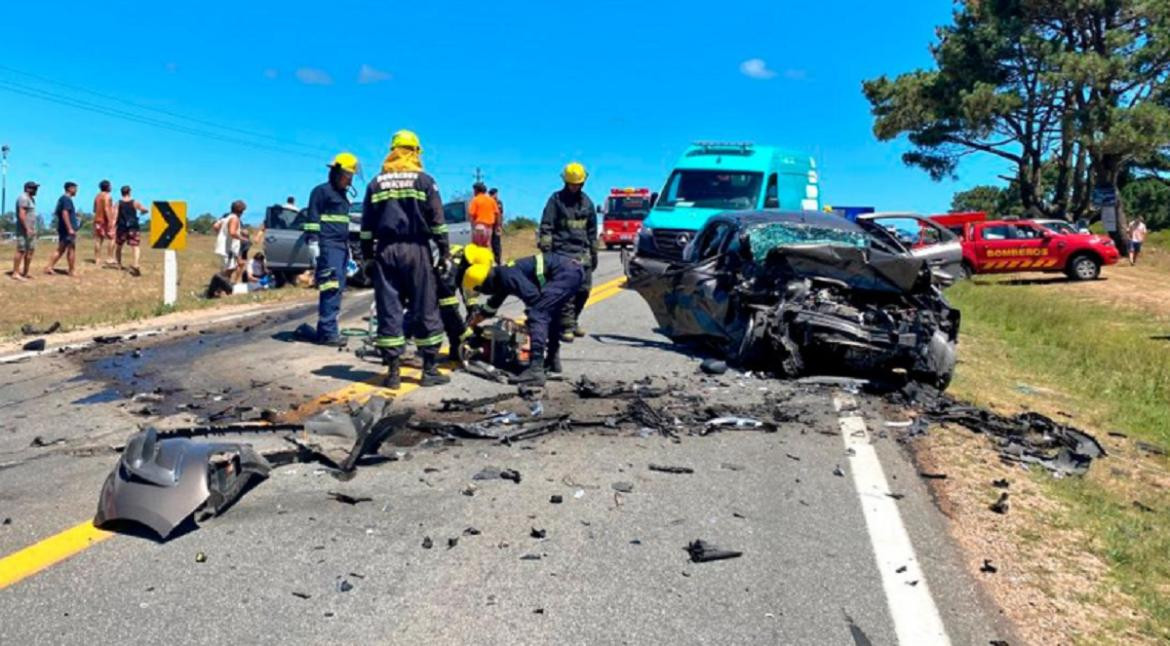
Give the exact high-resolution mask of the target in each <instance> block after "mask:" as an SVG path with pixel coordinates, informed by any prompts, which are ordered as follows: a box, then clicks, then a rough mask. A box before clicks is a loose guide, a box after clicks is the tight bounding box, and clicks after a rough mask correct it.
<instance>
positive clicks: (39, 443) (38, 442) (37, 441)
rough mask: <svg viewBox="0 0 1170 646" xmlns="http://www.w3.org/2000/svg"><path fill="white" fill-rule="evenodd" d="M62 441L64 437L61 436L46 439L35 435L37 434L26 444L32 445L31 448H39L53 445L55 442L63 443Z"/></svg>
mask: <svg viewBox="0 0 1170 646" xmlns="http://www.w3.org/2000/svg"><path fill="white" fill-rule="evenodd" d="M64 443H65V438H62V437H59V438H57V439H55V440H46V439H45V438H43V437H41V436H40V435H37V436H35V437H33V439H32V441H31V442H29V443H28V445H29V446H31V447H33V448H36V449H39V448H44V447H46V446H53V445H55V444H64Z"/></svg>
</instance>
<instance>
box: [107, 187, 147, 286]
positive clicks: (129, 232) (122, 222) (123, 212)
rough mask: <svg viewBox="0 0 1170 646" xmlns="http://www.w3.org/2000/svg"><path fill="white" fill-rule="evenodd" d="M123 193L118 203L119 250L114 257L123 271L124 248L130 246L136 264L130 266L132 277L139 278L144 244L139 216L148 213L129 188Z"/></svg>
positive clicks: (117, 239) (117, 234) (123, 188)
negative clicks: (140, 257)
mask: <svg viewBox="0 0 1170 646" xmlns="http://www.w3.org/2000/svg"><path fill="white" fill-rule="evenodd" d="M121 192H122V199H121V200H119V201H118V222H117V232H116V236H117V237H116V240H115V242H117V244H118V249H117V251H115V252H114V255H115V257H116V258H117V261H118V269H122V247H123V246H129V247H130V249H132V250H133V251H134V262H133V264H131V265H130V275H131V276H139V275H141V270H139V269H138V257H139V253H140V251H139V245H140V244H141V243H142V225H141V224H139V222H138V216H139V215H141V214H143V213H146V212H147V208H146V207H145V206H142V203H141V202H139V201H138V200H136V199H134V198H133V197H131V196H130V187H129V186H123V187H122V191H121Z"/></svg>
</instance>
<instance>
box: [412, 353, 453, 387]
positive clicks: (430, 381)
mask: <svg viewBox="0 0 1170 646" xmlns="http://www.w3.org/2000/svg"><path fill="white" fill-rule="evenodd" d="M438 359H439V358H438V356H437V355H436V354H435V353H434V352H428V353H426V354H424V355H423V369H422V379H421V381H420V382H419V384H420V385H421V386H422V387H423V388H427V387H429V386H442V385H443V384H449V383H451V378H450V377H448V376H447V375H444V374H442V373H440V372H439V366H438Z"/></svg>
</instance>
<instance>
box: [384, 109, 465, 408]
mask: <svg viewBox="0 0 1170 646" xmlns="http://www.w3.org/2000/svg"><path fill="white" fill-rule="evenodd" d="M421 156H422V146H421V145H420V144H419V140H418V135H416V134H414V133H413V132H411V131H409V130H399V131H398V132H396V133H394V137H393V138H392V139H391V141H390V153H389V154H388V155H387V156H386V160H385V161H384V162H382V173H381V174H380V175H378V176H377V177H375V178H374V180H373V181H371V182H370V185H369V187H367V188H366V197H365V200H364V201H363V203H362V230H361V240H362V253H363V254H365V257H366V258H373V261H372V263H370V265H371V267H370V268H371V270H372V271H371V272H370V273H371V276H372V277H373V282H374V302H375V303H376V307H377V312H378V330H377V336H376V337H375V338H374V346H375V347H377V348H378V351H379V353H380V354H381V355H382V360H383V361H384V362H385V363H386V366H387V368H388V372H387V375H386V380H385V385H386V387H387V388H398V387H399V386H400V385H401V383H402V380H401V377H400V375H399V372H400V369H401V362H402V352H403V350H404V349H405V347H406V341H407V339H406V335H410V337H411V339H410V340H411V341H412V342H413V343H414V345H415V347H416V348H418V353H419V355H421V356H422V363H423V371H422V379H421V385H423V386H437V385H440V384H445V383H448V382H449V381H450V379H449V378H448V377H446V376H445V375H442V374H440V373H439V369H438V365H437V363H438V352H439V346H440V345H442V343H443V324H442V321H441V320H440V317H439V305H438V297H437V293H436V285H435V283H436V282H437V280H436V272H438V273H441V274H446V273H450V272H451V271H453V270H452V269H451V249H450V242H449V239H448V235H447V225H446V224H445V223H444V221H443V200H442V198H440V197H439V187H438V185H437V184H435V180H434V178H432V177H431V176H430V175H428V174H427V173H425V172H423V167H422V157H421ZM432 242H433V243H434V245H435V248H436V249H437V251H438V256H437V257H435V256H434V255H433V254H432V252H431V243H432ZM406 307H409V310H408V311H406V312H405V313H404V309H405V308H406Z"/></svg>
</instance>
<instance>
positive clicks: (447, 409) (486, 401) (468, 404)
mask: <svg viewBox="0 0 1170 646" xmlns="http://www.w3.org/2000/svg"><path fill="white" fill-rule="evenodd" d="M514 397H516V393H512V392H507V393H501V394H499V395H490V396H488V397H480V398H478V399H444V400H442V401H440V402H439V411H440V412H443V413H451V412H468V411H476V410H479V409H481V408H485V407H487V406H492V405H495V404H499V403H501V402H505V401H508V400H509V399H512V398H514Z"/></svg>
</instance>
